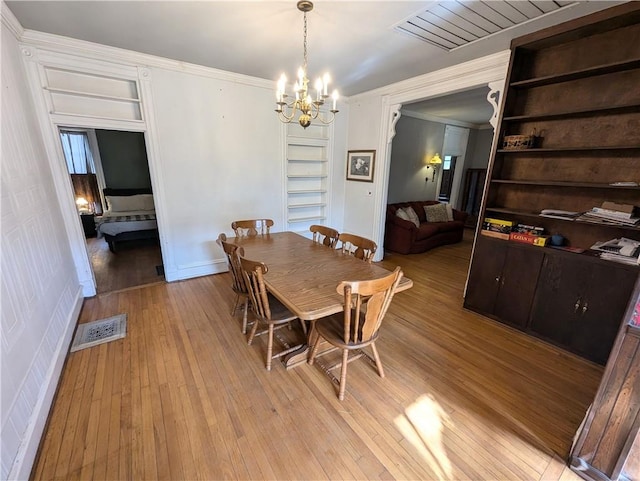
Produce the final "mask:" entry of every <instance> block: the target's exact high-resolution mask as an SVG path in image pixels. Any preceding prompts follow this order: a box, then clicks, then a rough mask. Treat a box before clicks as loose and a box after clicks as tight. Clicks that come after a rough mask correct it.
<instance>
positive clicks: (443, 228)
mask: <svg viewBox="0 0 640 481" xmlns="http://www.w3.org/2000/svg"><path fill="white" fill-rule="evenodd" d="M433 225H434V226H435V228H436V229H437V230H438V232H452V231H456V230H460V229H464V222H460V221H459V220H454V221H450V222H436V223H434V224H433Z"/></svg>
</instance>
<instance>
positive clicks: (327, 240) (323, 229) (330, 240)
mask: <svg viewBox="0 0 640 481" xmlns="http://www.w3.org/2000/svg"><path fill="white" fill-rule="evenodd" d="M309 230H310V231H311V232H313V242H316V243H318V244H322V245H325V246H327V247H331V248H334V247H335V246H336V243H337V242H338V236H339V235H340V233H339V232H338V231H337V230H335V229H332V228H331V227H327V226H325V225H315V224H314V225H312V226H311V227H309Z"/></svg>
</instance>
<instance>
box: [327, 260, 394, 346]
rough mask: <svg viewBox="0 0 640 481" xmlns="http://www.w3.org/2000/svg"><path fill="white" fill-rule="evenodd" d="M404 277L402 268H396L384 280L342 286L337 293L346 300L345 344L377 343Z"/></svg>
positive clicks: (349, 283) (347, 282)
mask: <svg viewBox="0 0 640 481" xmlns="http://www.w3.org/2000/svg"><path fill="white" fill-rule="evenodd" d="M402 275H403V273H402V270H401V269H400V267H396V269H395V270H394V271H393V272H392V273H391V274H389V275H388V276H385V277H382V278H380V279H374V280H368V281H343V282H341V283H340V284H338V287H337V288H336V290H337V291H338V294H341V295H343V296H344V342H345V344H349V345H353V346H355V345H357V344H369V343H370V342H371V341H373V340H375V339H376V337H377V336H378V330H379V329H380V325H381V324H382V319H383V318H384V316H385V314H386V313H387V309H388V308H389V304H391V299H393V295H394V294H395V291H396V287H397V286H398V284H399V282H400V280H401V279H402Z"/></svg>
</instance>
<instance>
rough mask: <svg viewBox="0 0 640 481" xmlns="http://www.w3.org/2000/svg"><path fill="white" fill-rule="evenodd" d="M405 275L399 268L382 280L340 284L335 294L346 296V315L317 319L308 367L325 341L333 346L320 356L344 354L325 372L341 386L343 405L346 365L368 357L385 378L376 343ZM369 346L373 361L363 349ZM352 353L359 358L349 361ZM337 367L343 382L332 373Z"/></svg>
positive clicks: (339, 396)
mask: <svg viewBox="0 0 640 481" xmlns="http://www.w3.org/2000/svg"><path fill="white" fill-rule="evenodd" d="M402 275H403V273H402V270H401V269H400V267H396V269H395V270H394V271H393V272H392V273H390V274H389V275H388V276H385V277H382V278H380V279H373V280H366V281H343V282H341V283H340V284H338V287H337V288H336V290H337V291H338V293H339V294H341V295H342V296H344V312H340V313H338V314H333V315H331V316H328V317H325V318H322V319H318V320H317V321H315V322H313V323H312V332H311V335H310V336H309V339H312V340H313V341H312V342H313V344H312V347H311V353H310V355H309V361H308V362H309V364H313V363H314V361H315V358H316V356H317V353H318V345H319V343H320V340H321V339H325V340H326V341H327V342H329V344H331V345H332V346H333V348H332V349H328V350H326V351H323V352H322V354H321V355H324V354H326V353H328V352H332V351H334V350H335V349H341V350H342V361H341V362H338V363H336V364H334V365H332V366H329V367H326V368H324V371H325V372H326V373H327V374H328V375H329V376H330V377H331V379H332V381H334V382H336V383H337V384H338V386H339V392H338V399H340V400H341V401H342V400H343V399H344V393H345V390H346V387H347V365H348V363H350V362H351V361H355V360H356V359H359V358H360V357H362V356H365V357H366V358H367V359H369V360H370V361H372V362H374V363H375V365H376V367H377V369H378V374H379V375H380V377H384V370H383V368H382V362H381V361H380V356H379V355H378V350H377V349H376V340H377V339H378V334H379V331H380V325H381V324H382V319H383V318H384V316H385V314H386V313H387V309H388V308H389V304H390V303H391V299H393V295H394V293H395V291H396V287H397V286H398V283H399V282H400V279H402ZM366 346H371V350H372V352H373V359H372V358H371V356H369V354H367V353H366V352H365V351H364V350H363V349H362V348H363V347H366ZM350 351H357V354H355V355H353V356H351V357H349V352H350ZM338 367H340V368H341V371H340V379H337V378H336V377H335V376H334V375H333V373H331V370H332V369H335V368H338Z"/></svg>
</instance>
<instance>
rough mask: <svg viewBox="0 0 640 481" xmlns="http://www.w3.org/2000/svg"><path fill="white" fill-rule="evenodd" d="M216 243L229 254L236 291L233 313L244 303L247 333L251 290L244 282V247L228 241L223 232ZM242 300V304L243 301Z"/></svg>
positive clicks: (243, 328)
mask: <svg viewBox="0 0 640 481" xmlns="http://www.w3.org/2000/svg"><path fill="white" fill-rule="evenodd" d="M216 243H217V244H218V245H219V246H220V247H222V250H223V251H224V253H225V255H226V256H227V264H228V266H229V272H230V273H231V280H232V283H231V288H232V289H233V292H235V293H236V302H235V303H234V305H233V309H232V310H231V315H234V314H235V313H236V310H237V309H238V307H240V305H244V309H243V313H242V334H246V333H247V313H248V310H249V292H248V291H247V287H246V285H245V282H244V276H243V275H242V268H241V267H240V261H239V260H238V256H239V255H241V256H243V255H244V249H243V248H242V247H241V246H237V245H235V244H233V243H231V242H227V236H226V235H225V234H224V233H223V234H220V235H219V236H218V239H217V240H216ZM241 300H242V304H241V302H240V301H241Z"/></svg>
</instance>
